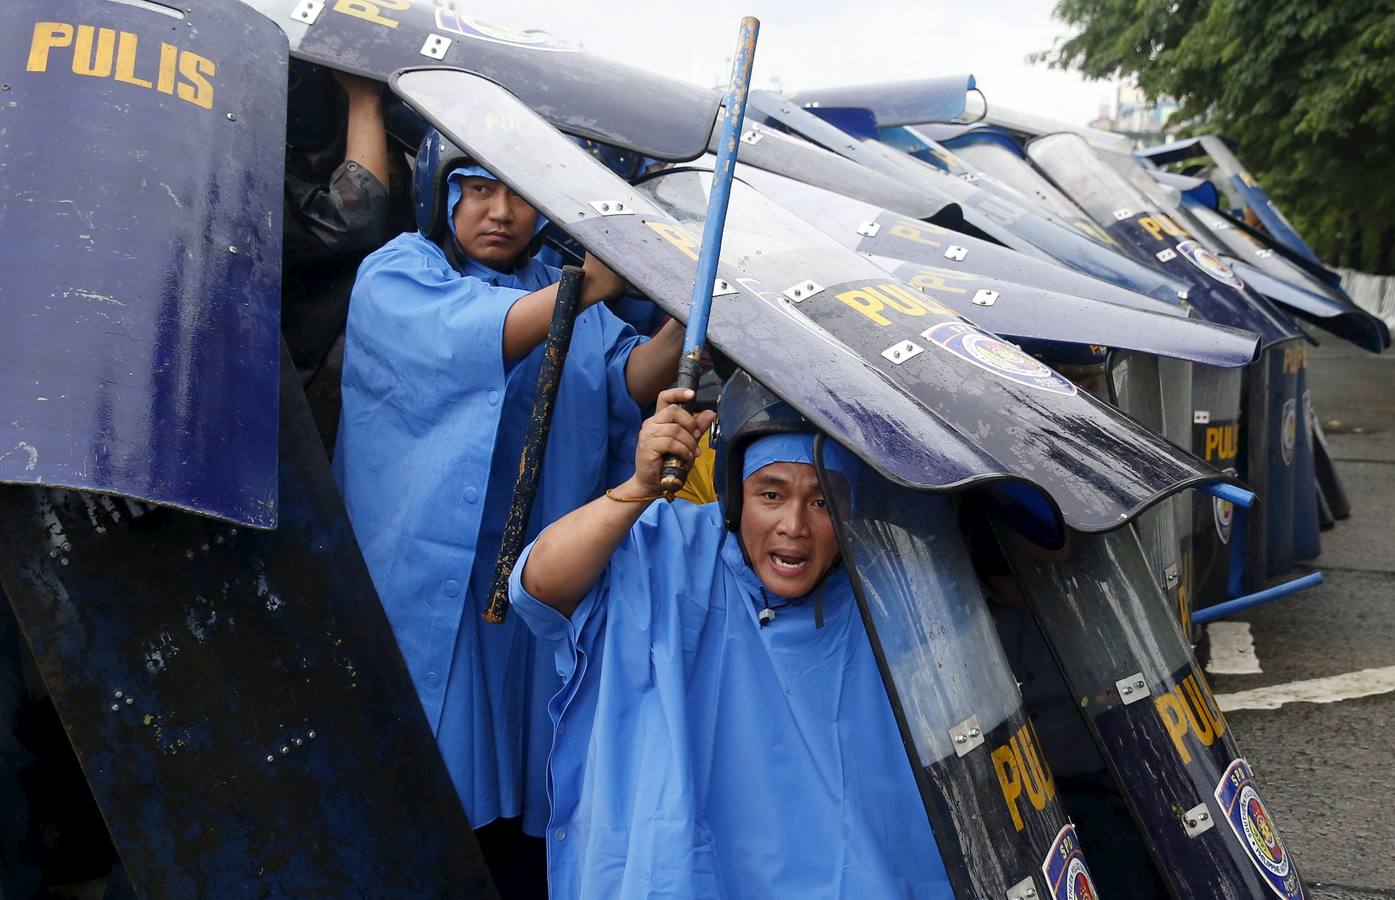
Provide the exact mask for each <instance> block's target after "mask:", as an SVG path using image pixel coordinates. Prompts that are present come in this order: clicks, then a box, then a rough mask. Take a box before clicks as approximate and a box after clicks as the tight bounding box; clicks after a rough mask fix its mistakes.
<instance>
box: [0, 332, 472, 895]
mask: <svg viewBox="0 0 1395 900" xmlns="http://www.w3.org/2000/svg"><path fill="white" fill-rule="evenodd" d="M282 359H283V363H282V365H281V373H282V384H281V404H280V408H281V423H280V424H281V427H280V475H279V493H280V502H281V520H280V524H279V526H278V527H277V528H276V529H275V530H274V531H254V530H248V529H243V528H238V527H235V526H234V527H229V526H228V525H227V524H226V523H219V522H217V521H214V520H212V519H208V518H204V517H201V516H197V515H192V514H189V513H185V512H181V511H177V510H170V509H165V508H160V507H153V506H149V505H144V504H140V503H136V502H133V501H130V500H126V499H122V498H112V497H109V496H105V495H98V494H92V493H86V492H78V491H69V490H58V489H53V488H43V487H5V488H3V489H0V581H3V585H4V591H5V593H6V594H8V595H9V597H10V599H11V601H12V602H13V605H14V610H15V613H16V617H17V619H18V620H19V623H20V626H21V628H22V629H23V631H24V635H25V638H26V639H27V640H28V642H29V646H30V647H31V648H32V649H33V651H34V656H35V658H36V659H37V660H38V663H39V668H40V670H41V671H42V674H43V679H44V683H45V684H46V685H47V687H48V689H49V691H50V693H51V694H52V696H53V699H54V703H55V704H56V706H57V708H58V711H59V714H60V715H61V717H62V719H63V724H64V727H65V728H66V730H67V733H68V737H69V739H70V740H71V741H72V744H73V747H74V748H75V750H76V751H77V754H78V757H79V759H80V760H81V761H82V764H83V771H84V772H85V774H86V776H87V779H88V781H89V783H90V784H91V786H92V791H93V793H94V795H95V796H96V798H97V802H98V804H99V805H100V806H101V809H102V813H103V816H104V818H105V819H106V822H107V825H108V827H109V828H110V830H111V835H112V839H113V842H114V843H115V845H116V848H117V850H118V851H119V852H120V854H121V859H122V863H123V864H124V866H125V869H126V872H127V873H128V875H129V876H130V879H131V881H132V883H133V884H134V885H135V887H136V889H137V890H138V891H139V892H140V893H141V894H144V895H146V896H156V897H161V896H169V897H194V896H202V897H223V896H234V895H241V894H246V893H251V894H256V895H258V896H273V895H275V896H348V895H361V896H422V897H424V896H440V897H462V896H464V897H490V896H494V890H493V887H492V885H491V882H490V880H489V875H488V873H487V871H486V870H485V868H484V863H483V861H482V859H481V857H480V855H479V851H478V849H477V847H476V844H475V839H474V836H473V833H472V832H471V830H470V826H469V823H468V822H467V821H466V819H465V815H464V812H463V811H462V809H461V807H460V803H459V801H458V800H457V798H456V793H455V789H454V787H453V786H452V784H451V780H450V776H449V775H448V774H447V772H446V769H445V766H444V764H443V763H442V762H441V759H440V756H439V754H438V752H437V750H436V742H435V739H434V738H433V736H432V734H431V729H430V728H429V726H428V725H427V722H426V717H425V716H424V715H423V714H422V712H421V707H420V706H419V704H418V702H417V699H416V692H415V690H414V688H413V686H412V682H411V679H410V677H409V676H408V674H407V669H406V666H405V665H404V663H403V662H402V658H401V656H400V655H399V653H398V651H397V647H396V644H395V643H394V642H393V638H392V629H391V627H390V626H389V624H388V621H387V617H386V616H385V615H384V613H383V610H382V607H381V606H380V605H379V603H378V598H377V594H376V593H375V592H374V590H373V584H372V581H371V580H370V579H369V576H368V570H367V569H366V567H365V566H364V564H363V561H362V559H361V557H360V556H359V552H358V546H357V544H356V543H355V542H354V537H353V533H352V530H351V529H350V526H349V521H348V518H347V517H346V515H345V513H344V507H343V503H342V501H341V500H340V499H339V493H338V490H337V489H336V487H335V485H334V481H333V479H332V478H331V476H330V473H329V466H328V463H327V461H326V460H325V457H324V452H323V450H322V449H321V447H320V441H319V437H318V435H317V433H316V432H315V430H314V423H313V421H312V420H311V418H310V413H309V408H308V407H307V406H306V404H305V399H304V397H303V395H302V394H301V391H300V385H299V382H298V381H297V379H296V377H295V369H294V367H292V366H291V365H290V364H289V361H288V359H287V358H286V357H284V356H283V358H282Z"/></svg>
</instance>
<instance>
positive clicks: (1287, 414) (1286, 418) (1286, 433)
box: [1279, 400, 1298, 466]
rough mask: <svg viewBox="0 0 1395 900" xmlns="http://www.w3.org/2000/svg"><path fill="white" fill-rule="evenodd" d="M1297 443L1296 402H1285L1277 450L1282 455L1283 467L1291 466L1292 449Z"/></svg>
mask: <svg viewBox="0 0 1395 900" xmlns="http://www.w3.org/2000/svg"><path fill="white" fill-rule="evenodd" d="M1297 443H1298V401H1297V400H1285V401H1284V413H1283V420H1282V422H1281V424H1280V430H1279V450H1280V452H1282V453H1283V457H1284V465H1286V466H1291V465H1293V448H1294V447H1295V446H1296V445H1297Z"/></svg>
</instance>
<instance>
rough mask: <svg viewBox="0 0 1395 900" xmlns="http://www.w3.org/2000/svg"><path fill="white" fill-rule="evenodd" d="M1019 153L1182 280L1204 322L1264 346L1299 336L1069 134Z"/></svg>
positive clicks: (1119, 238)
mask: <svg viewBox="0 0 1395 900" xmlns="http://www.w3.org/2000/svg"><path fill="white" fill-rule="evenodd" d="M1027 155H1028V156H1029V157H1030V158H1031V160H1032V162H1033V163H1034V164H1035V165H1036V166H1037V168H1039V169H1040V170H1041V171H1042V172H1043V173H1045V174H1046V176H1047V177H1049V178H1050V179H1051V180H1052V182H1053V183H1055V185H1056V186H1057V187H1058V188H1060V189H1061V190H1062V191H1064V192H1065V193H1066V194H1068V195H1069V196H1070V197H1071V198H1072V199H1073V200H1074V201H1075V202H1076V203H1077V204H1079V205H1080V207H1081V208H1082V209H1084V210H1085V211H1086V212H1087V213H1089V214H1090V215H1091V216H1092V217H1093V218H1094V219H1095V221H1096V222H1097V223H1098V224H1099V225H1100V226H1101V227H1102V228H1104V230H1105V231H1107V232H1109V235H1110V237H1112V238H1113V239H1114V240H1115V241H1116V242H1117V243H1118V244H1119V245H1120V246H1122V247H1124V248H1125V249H1126V250H1127V251H1128V252H1130V253H1132V254H1133V255H1134V256H1135V258H1137V259H1139V260H1140V261H1142V262H1144V263H1146V264H1148V265H1151V266H1155V267H1157V268H1159V269H1162V270H1163V271H1164V272H1167V273H1169V274H1171V275H1173V276H1175V277H1176V278H1179V279H1181V280H1182V281H1184V282H1186V283H1187V285H1188V287H1187V300H1188V302H1189V303H1191V304H1192V305H1193V306H1195V307H1196V308H1197V311H1198V312H1200V313H1201V314H1202V315H1203V316H1204V317H1205V318H1206V319H1207V321H1210V322H1216V323H1218V324H1221V325H1229V326H1231V327H1232V328H1241V329H1244V330H1246V331H1252V332H1254V333H1255V334H1257V335H1259V336H1260V340H1261V342H1262V343H1263V345H1264V346H1269V345H1270V344H1272V343H1275V342H1276V341H1283V340H1289V339H1292V338H1295V337H1298V336H1299V335H1300V332H1299V331H1298V328H1297V326H1296V325H1294V324H1293V322H1292V321H1291V320H1290V319H1288V317H1287V316H1285V315H1284V314H1283V313H1281V312H1279V311H1278V310H1276V309H1274V308H1273V307H1272V306H1270V305H1269V304H1268V302H1266V301H1265V300H1264V299H1262V298H1261V297H1259V296H1258V295H1256V294H1253V293H1251V292H1249V291H1247V290H1246V288H1245V283H1244V281H1243V280H1242V279H1240V278H1239V277H1238V276H1237V275H1236V274H1235V273H1234V272H1233V271H1232V270H1231V269H1230V267H1229V266H1227V265H1226V264H1225V263H1224V261H1222V260H1221V259H1220V257H1219V256H1217V255H1216V254H1215V253H1214V252H1213V251H1212V250H1211V249H1209V248H1207V247H1205V246H1204V245H1202V244H1201V243H1200V242H1198V241H1197V239H1196V237H1195V236H1194V235H1192V234H1190V233H1189V232H1187V231H1186V230H1185V229H1184V228H1182V227H1181V226H1180V225H1179V224H1178V223H1177V222H1175V221H1173V220H1172V218H1171V217H1170V216H1168V215H1167V214H1165V213H1163V212H1161V211H1159V210H1158V209H1156V208H1155V207H1154V205H1153V204H1152V203H1151V201H1149V200H1148V199H1147V198H1146V197H1145V196H1143V194H1142V193H1141V192H1140V191H1139V190H1138V189H1137V188H1135V187H1134V186H1133V185H1131V184H1129V182H1128V181H1126V180H1125V179H1124V177H1123V176H1121V175H1119V174H1118V173H1117V172H1115V171H1114V170H1113V169H1111V168H1110V167H1109V166H1108V165H1107V164H1106V163H1105V162H1104V161H1103V160H1101V159H1100V157H1099V156H1098V155H1097V154H1096V152H1095V151H1094V150H1093V149H1092V148H1091V147H1090V146H1089V144H1087V143H1086V142H1085V139H1084V138H1082V137H1080V136H1079V135H1075V134H1051V135H1046V136H1045V137H1040V138H1036V139H1035V140H1033V141H1031V142H1030V143H1028V144H1027Z"/></svg>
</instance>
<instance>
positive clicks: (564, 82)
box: [242, 0, 721, 160]
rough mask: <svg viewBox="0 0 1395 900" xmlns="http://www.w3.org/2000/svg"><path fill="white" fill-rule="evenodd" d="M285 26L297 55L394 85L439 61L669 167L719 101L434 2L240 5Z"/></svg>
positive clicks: (480, 11) (696, 143) (707, 124)
mask: <svg viewBox="0 0 1395 900" xmlns="http://www.w3.org/2000/svg"><path fill="white" fill-rule="evenodd" d="M242 2H244V3H247V4H249V5H251V6H253V7H255V8H256V9H258V10H260V11H261V12H262V13H263V14H264V15H266V17H267V18H269V19H271V20H272V21H273V22H275V23H276V24H278V25H280V26H281V28H282V29H284V30H285V32H286V34H287V35H288V36H289V38H290V43H291V54H292V55H294V56H296V57H298V58H300V59H306V60H309V61H310V62H315V63H321V64H323V65H326V66H329V67H330V68H334V69H340V70H343V71H346V72H351V73H353V74H356V75H364V76H367V77H369V78H374V79H377V80H378V81H386V80H387V79H388V76H389V75H391V74H392V73H393V72H395V71H397V70H398V69H401V68H404V67H408V66H421V65H431V64H433V63H441V64H444V65H448V66H455V67H457V68H462V69H469V70H470V71H472V72H479V73H480V74H481V75H484V76H485V77H487V78H490V79H492V80H494V81H497V82H498V83H500V84H502V85H504V86H506V87H507V88H508V89H509V90H510V91H512V92H513V93H514V94H516V95H517V96H518V97H519V98H520V99H522V100H523V102H524V103H526V104H527V105H528V106H530V107H532V108H533V109H535V110H537V111H538V113H539V114H540V115H542V116H543V117H544V118H546V119H547V120H548V121H549V122H551V123H552V124H553V125H555V126H556V127H557V128H559V129H561V130H563V131H565V132H567V133H569V134H574V135H578V136H580V137H585V138H591V139H593V140H597V141H601V142H602V143H606V144H612V145H614V146H617V147H623V148H625V149H627V150H635V151H638V152H640V153H642V154H644V155H645V156H652V157H654V158H655V159H663V160H685V159H692V158H693V157H695V156H699V155H701V154H702V152H703V151H704V150H706V149H707V139H708V136H709V135H711V133H712V126H713V124H714V123H715V121H716V118H717V109H718V106H719V105H720V103H721V96H720V95H719V94H718V92H717V91H715V90H711V89H709V88H701V87H698V86H696V85H693V84H689V83H687V82H684V81H679V80H677V79H673V78H666V77H664V76H662V75H656V74H654V73H652V72H647V71H645V70H643V69H636V68H633V67H631V66H627V65H623V64H621V63H617V62H613V61H612V60H608V59H605V58H604V57H599V56H594V55H592V54H589V53H586V52H584V51H582V49H581V48H580V47H578V46H577V45H575V44H571V43H568V42H567V41H565V40H563V39H560V38H558V37H555V36H553V35H551V34H548V33H547V32H545V31H542V30H537V29H532V30H527V31H519V30H515V29H512V28H507V27H505V26H502V25H499V24H496V23H494V22H492V21H489V20H490V19H491V18H492V17H494V16H498V15H500V14H501V13H502V15H503V17H504V18H508V17H509V13H508V12H507V11H506V10H503V9H500V8H499V7H497V6H496V7H494V8H493V9H492V10H491V9H488V8H486V7H487V5H486V4H481V3H471V4H470V5H469V12H468V14H467V13H465V12H456V11H454V10H453V9H451V8H449V4H438V3H431V2H430V0H334V2H320V0H313V2H299V0H242Z"/></svg>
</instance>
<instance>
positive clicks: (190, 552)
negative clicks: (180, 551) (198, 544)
mask: <svg viewBox="0 0 1395 900" xmlns="http://www.w3.org/2000/svg"><path fill="white" fill-rule="evenodd" d="M184 558H185V559H193V558H194V551H193V550H185V551H184Z"/></svg>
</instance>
